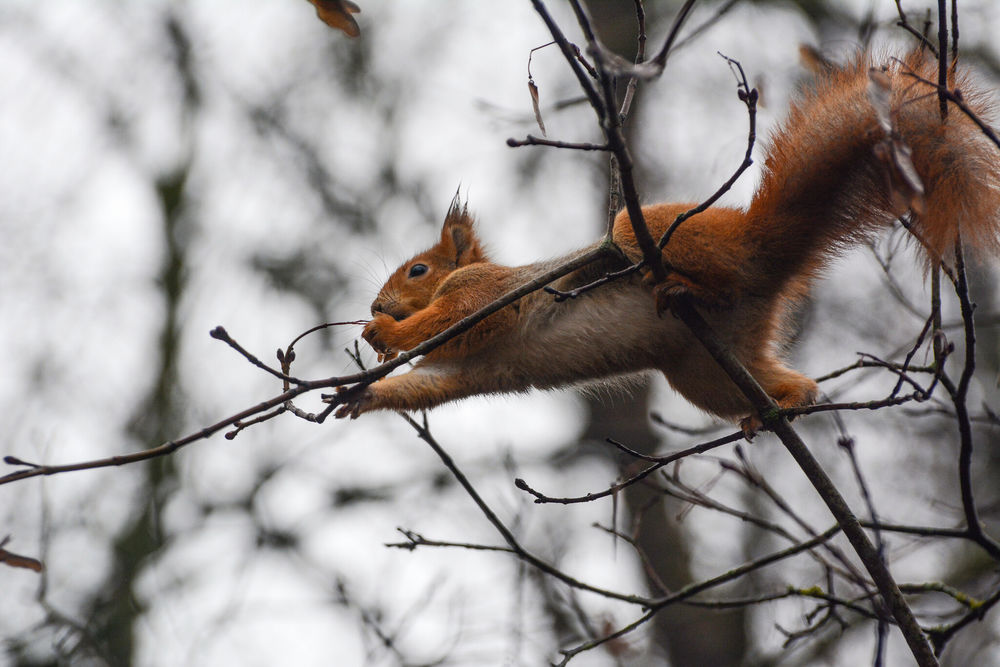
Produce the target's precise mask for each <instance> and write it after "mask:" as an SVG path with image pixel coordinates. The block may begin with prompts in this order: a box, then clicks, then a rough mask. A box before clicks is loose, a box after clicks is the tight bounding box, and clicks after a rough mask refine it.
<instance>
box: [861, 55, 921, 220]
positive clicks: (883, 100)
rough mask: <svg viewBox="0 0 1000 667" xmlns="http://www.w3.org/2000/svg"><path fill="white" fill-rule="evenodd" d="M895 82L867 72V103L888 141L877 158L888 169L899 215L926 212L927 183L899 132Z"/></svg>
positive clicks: (878, 149) (882, 143)
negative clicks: (893, 96)
mask: <svg viewBox="0 0 1000 667" xmlns="http://www.w3.org/2000/svg"><path fill="white" fill-rule="evenodd" d="M891 100H892V82H891V80H890V79H889V76H888V75H887V74H886V73H885V72H882V71H880V70H876V69H873V70H871V71H869V72H868V101H869V102H871V105H872V107H873V108H874V109H875V118H876V119H877V120H878V124H879V125H880V126H881V128H882V131H883V132H885V139H883V140H882V141H880V142H879V143H877V144H875V146H874V151H875V156H876V157H877V158H878V159H879V160H881V161H882V162H884V163H885V165H886V167H888V177H887V180H888V183H887V187H888V189H889V196H890V197H891V198H892V201H893V207H894V208H895V209H896V210H897V211H899V212H901V213H902V212H905V211H907V210H911V211H913V212H914V213H916V214H917V215H920V214H921V213H923V212H924V184H923V182H922V181H921V180H920V175H919V174H918V173H917V169H916V167H914V166H913V160H912V159H911V153H912V152H911V151H910V147H909V146H907V145H906V144H905V143H904V142H903V140H902V139H901V138H900V136H899V133H898V132H896V128H895V126H894V124H893V123H894V118H893V113H892V105H891Z"/></svg>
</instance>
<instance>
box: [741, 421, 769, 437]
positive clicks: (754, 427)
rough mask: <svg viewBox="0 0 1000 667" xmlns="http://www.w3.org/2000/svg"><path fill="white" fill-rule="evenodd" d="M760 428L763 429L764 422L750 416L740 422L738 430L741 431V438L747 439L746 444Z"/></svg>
mask: <svg viewBox="0 0 1000 667" xmlns="http://www.w3.org/2000/svg"><path fill="white" fill-rule="evenodd" d="M762 428H764V422H762V421H761V420H760V417H758V416H757V415H750V416H749V417H744V418H743V419H741V420H740V430H741V431H743V437H744V438H746V439H747V442H751V441H752V440H753V439H754V438H755V437H756V436H757V433H758V432H759V431H760V430H761V429H762Z"/></svg>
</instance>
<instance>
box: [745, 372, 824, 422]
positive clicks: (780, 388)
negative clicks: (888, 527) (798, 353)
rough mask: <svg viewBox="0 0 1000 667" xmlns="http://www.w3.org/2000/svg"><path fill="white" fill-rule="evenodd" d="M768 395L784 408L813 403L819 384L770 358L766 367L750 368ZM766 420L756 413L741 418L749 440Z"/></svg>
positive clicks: (817, 393)
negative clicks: (762, 419)
mask: <svg viewBox="0 0 1000 667" xmlns="http://www.w3.org/2000/svg"><path fill="white" fill-rule="evenodd" d="M750 371H751V373H752V374H753V375H754V377H756V378H757V381H758V382H760V385H761V387H762V388H763V389H764V391H766V392H767V395H768V396H770V397H771V398H773V399H774V402H775V403H777V404H778V407H779V408H781V409H782V410H784V409H786V408H798V407H804V406H807V405H812V404H814V403H815V402H816V398H817V396H818V395H819V385H817V384H816V382H815V381H814V380H812V379H811V378H808V377H806V376H805V375H803V374H802V373H799V372H798V371H794V370H792V369H790V368H786V367H785V366H783V365H781V364H780V363H778V362H777V361H775V360H770V363H768V364H767V365H766V366H765V367H764V368H757V369H750ZM763 426H764V422H763V421H761V419H760V417H759V416H757V415H756V414H751V415H749V416H748V417H745V418H744V419H742V420H740V429H741V430H742V431H743V434H744V435H745V436H746V438H747V440H750V439H752V438H753V436H754V435H756V434H757V431H759V430H760V429H761V428H763Z"/></svg>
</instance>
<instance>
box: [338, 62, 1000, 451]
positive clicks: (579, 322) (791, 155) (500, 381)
mask: <svg viewBox="0 0 1000 667" xmlns="http://www.w3.org/2000/svg"><path fill="white" fill-rule="evenodd" d="M870 63H871V60H870V57H869V56H860V57H858V58H856V59H855V60H854V61H853V62H851V63H848V64H846V65H843V66H840V67H829V68H826V69H824V70H823V71H821V72H820V73H819V74H818V75H817V77H816V79H815V80H814V81H813V82H812V83H811V85H810V86H808V87H807V89H806V90H805V91H804V92H803V93H801V94H800V96H799V98H798V99H797V101H795V102H793V105H792V107H791V111H790V115H789V117H788V119H787V120H786V121H785V122H784V124H783V125H782V126H781V127H780V128H779V129H778V130H777V131H776V132H775V134H774V135H773V137H772V138H771V141H770V146H769V148H768V150H767V152H766V158H765V161H764V165H763V177H762V181H761V183H760V185H759V187H758V188H757V190H756V193H755V194H754V196H753V198H752V201H751V202H750V205H749V206H748V207H747V208H746V209H745V210H743V209H738V208H726V207H710V208H708V209H707V210H705V211H704V212H702V213H699V214H697V215H695V216H693V217H691V218H689V219H687V220H685V221H684V222H683V224H681V225H680V226H679V227H677V229H676V230H675V233H674V234H673V235H672V237H671V238H670V240H669V242H668V243H667V244H666V246H665V247H664V248H663V250H662V254H663V259H664V261H665V265H666V267H667V269H668V274H667V277H666V279H665V281H663V282H660V283H659V284H651V282H653V281H651V272H649V271H648V270H646V273H645V275H642V274H640V273H633V274H632V275H631V276H629V277H626V278H623V279H619V280H616V281H611V282H608V283H607V284H604V285H601V286H600V287H598V288H596V289H592V290H589V291H586V292H584V293H583V294H582V295H580V296H579V297H578V298H573V299H567V300H563V301H557V300H556V299H554V298H553V296H552V295H551V294H547V293H545V292H542V291H536V292H533V293H531V294H529V295H527V296H525V297H523V298H522V299H520V300H519V301H516V302H515V303H512V304H510V305H508V306H505V307H504V308H503V309H501V310H499V311H497V312H496V313H494V314H492V315H490V316H489V317H487V318H486V319H484V320H483V321H481V322H479V323H478V324H476V325H475V326H474V327H472V328H471V329H469V330H468V331H466V332H465V333H463V334H461V335H459V336H457V337H455V338H453V339H451V340H450V341H448V342H446V343H445V344H443V345H441V346H439V347H437V348H436V349H434V350H432V351H431V352H429V353H428V354H426V356H424V357H423V358H421V359H420V361H418V362H417V363H416V364H415V366H414V368H413V369H412V370H410V371H409V372H407V373H405V374H402V375H396V376H391V377H386V378H383V379H381V380H378V381H376V382H374V383H371V384H368V385H364V384H361V385H355V386H352V387H348V388H340V389H339V390H338V393H337V394H335V395H333V396H332V397H329V398H328V400H329V401H331V402H333V403H334V404H335V405H339V407H338V408H337V412H336V416H337V417H338V418H344V417H352V418H354V417H357V416H358V415H360V414H362V413H365V412H370V411H373V410H404V411H405V410H420V409H427V408H432V407H434V406H437V405H440V404H442V403H446V402H449V401H453V400H456V399H461V398H465V397H469V396H473V395H480V394H494V393H510V392H523V391H527V390H528V389H530V388H533V387H534V388H541V389H546V388H554V387H561V386H567V385H573V384H580V383H585V382H591V381H595V380H605V379H609V378H615V377H618V376H627V375H630V374H635V373H638V372H642V371H647V370H659V371H661V372H662V373H663V374H664V376H665V377H666V379H667V381H668V382H669V384H670V385H671V386H672V387H673V388H674V389H675V390H676V391H678V392H679V393H680V394H681V395H683V396H684V397H685V398H686V399H687V400H688V401H690V402H691V403H693V404H694V405H696V406H697V407H699V408H701V409H702V410H704V411H706V412H709V413H711V414H714V415H717V416H719V417H722V418H726V419H733V420H738V419H740V418H744V419H743V426H744V430H745V431H747V430H748V429H749V432H748V436H749V435H752V432H753V430H755V427H756V426H759V425H760V422H759V421H756V422H754V421H752V420H753V419H754V416H753V415H751V416H750V417H747V415H748V414H750V413H751V406H750V403H749V402H748V401H747V399H746V398H744V396H743V394H742V393H741V392H740V391H739V390H738V389H737V387H736V385H735V384H734V383H733V382H732V381H731V380H730V379H729V377H728V376H726V375H725V374H724V373H723V371H722V370H721V369H720V368H719V367H718V365H717V364H716V362H715V361H714V360H713V359H712V358H711V357H710V356H709V355H708V353H707V352H706V350H705V349H704V348H703V346H702V345H701V344H700V343H699V341H698V340H696V339H695V338H694V337H693V335H692V334H691V332H690V331H689V330H688V328H687V327H686V326H685V325H684V324H683V323H681V322H680V320H678V319H677V318H675V317H671V316H669V315H668V314H665V313H664V311H665V310H669V307H670V301H671V299H673V298H677V297H678V296H679V295H687V296H689V297H690V298H691V299H692V300H693V303H694V304H695V306H696V308H698V310H699V311H700V312H701V313H702V314H703V316H704V317H705V319H706V320H707V321H708V322H709V324H710V325H711V326H712V327H713V328H714V330H715V332H716V334H717V335H718V336H719V338H720V340H721V341H722V342H723V343H724V344H725V345H727V346H728V347H729V348H730V349H731V351H732V352H733V353H734V354H735V355H736V357H737V358H738V359H739V360H740V361H741V362H742V363H743V364H744V366H745V367H746V368H747V370H748V371H749V372H750V373H751V375H753V376H754V378H756V380H757V381H758V382H759V383H760V385H761V386H762V387H763V389H764V390H765V391H766V392H767V393H768V394H769V395H770V396H771V397H772V398H773V399H774V400H775V402H776V403H777V404H778V406H780V407H781V408H789V407H796V406H805V405H809V404H812V403H814V402H815V400H816V397H817V394H818V387H817V384H816V383H815V382H814V381H813V380H812V379H810V378H808V377H806V376H805V375H803V374H802V373H799V372H798V371H795V370H793V369H791V368H788V367H787V366H786V365H785V364H784V363H783V362H782V361H781V359H780V357H779V349H780V348H781V346H782V344H783V343H785V342H787V340H788V338H789V337H790V333H789V331H788V329H789V327H788V326H787V321H788V320H789V315H790V313H792V312H793V309H794V308H795V307H796V306H797V305H798V304H799V303H801V302H802V301H803V300H804V299H806V298H807V296H808V292H809V286H810V283H811V282H812V281H813V280H814V279H815V278H816V277H817V275H818V274H819V273H820V272H821V270H822V269H823V267H824V266H825V265H826V264H827V263H828V262H829V261H830V260H831V259H832V258H833V257H835V256H836V255H837V254H838V253H839V251H841V250H842V249H843V248H844V247H845V246H847V245H850V244H853V243H858V242H860V241H862V240H865V239H868V238H870V237H871V236H872V235H873V234H874V232H876V231H877V230H878V229H880V228H882V227H885V226H887V225H890V224H892V223H893V222H894V221H895V220H897V219H908V221H909V222H908V225H907V226H908V227H909V228H910V229H911V230H912V232H913V235H914V236H915V237H917V239H918V241H919V244H920V246H922V249H923V251H924V253H925V255H926V261H927V262H928V266H930V267H934V266H936V265H939V264H940V263H941V262H943V261H945V260H946V259H947V258H948V257H949V254H950V253H951V252H953V248H954V245H955V243H956V238H957V235H958V234H959V232H960V236H961V240H962V241H963V242H964V243H966V244H968V245H970V246H972V247H973V248H974V249H976V250H979V251H983V252H986V253H988V254H995V253H997V251H998V250H1000V148H998V147H997V146H996V145H994V144H993V143H992V142H991V141H990V140H989V139H988V137H987V136H986V135H985V134H984V133H983V132H982V130H981V129H980V128H979V127H978V126H977V125H976V124H975V123H974V122H973V121H972V120H971V119H970V118H969V117H968V116H967V115H965V114H963V113H959V110H958V109H956V108H954V107H952V108H951V109H950V110H949V111H950V113H948V114H947V116H946V118H945V119H943V120H942V114H941V110H940V107H939V100H938V95H937V94H936V93H935V89H934V88H933V87H931V86H928V85H925V84H922V83H919V82H918V81H917V80H916V79H915V78H914V77H911V76H908V75H907V73H915V74H917V75H919V76H921V77H922V78H923V79H925V80H936V76H937V64H936V62H934V61H931V60H930V59H928V58H926V57H924V56H922V55H920V54H918V53H912V54H910V55H909V56H907V57H906V58H904V59H902V60H892V61H891V62H890V63H889V64H887V65H885V66H883V67H881V68H877V69H876V68H872V67H871V64H870ZM949 88H950V89H951V90H955V89H956V88H957V89H958V90H960V94H961V99H962V100H963V101H964V102H965V104H966V105H967V106H968V108H969V109H970V110H971V111H972V112H973V113H974V114H975V115H976V116H977V117H979V118H981V119H985V118H987V117H988V116H989V115H990V111H991V107H990V104H989V102H988V101H987V100H986V95H985V94H984V93H983V92H982V91H978V90H976V89H975V88H974V87H973V86H972V85H971V84H970V82H969V80H968V75H967V73H965V72H961V71H956V70H955V69H954V68H953V70H952V71H951V73H950V80H949ZM694 206H695V205H694V204H691V203H679V204H656V205H652V206H646V207H643V209H642V212H643V216H644V218H645V221H646V225H647V226H648V228H649V231H650V232H651V234H652V236H653V238H654V239H656V238H659V237H660V236H661V235H662V234H663V233H664V232H665V231H666V230H667V228H668V227H670V225H671V223H673V222H674V220H675V219H676V218H677V216H678V215H680V214H682V213H684V212H686V211H688V210H689V209H691V208H693V207H694ZM904 216H905V218H904ZM612 240H613V243H614V244H615V245H616V246H617V248H618V249H619V250H620V251H621V252H620V253H613V252H609V253H608V254H607V256H606V257H602V258H601V259H600V260H598V261H596V262H595V263H592V264H590V265H588V266H585V267H584V268H581V269H578V270H576V271H575V272H573V273H571V274H569V275H566V276H565V277H563V278H561V279H559V280H557V281H555V282H553V283H552V284H551V287H553V288H555V289H557V290H559V291H569V290H572V289H574V288H576V287H579V286H582V285H586V284H589V283H591V282H592V281H593V280H595V279H598V278H600V277H602V276H604V275H606V274H607V273H609V272H612V271H618V270H621V269H623V268H625V267H628V266H629V265H630V264H633V263H636V262H639V261H640V260H641V259H642V253H641V252H640V250H639V247H638V244H637V242H636V240H635V236H634V235H633V231H632V226H631V223H630V220H629V217H628V213H627V212H625V211H622V212H621V213H619V214H618V216H617V217H616V219H615V221H614V227H613V232H612ZM598 245H600V244H595V245H594V246H592V247H591V248H585V249H584V250H582V251H579V252H577V253H575V254H571V255H569V256H568V257H563V258H561V259H555V260H547V261H543V262H539V263H536V264H529V265H526V266H517V267H509V266H501V265H499V264H496V263H494V262H492V261H490V259H489V257H488V256H487V254H486V252H485V250H484V249H483V245H482V243H481V242H480V240H479V238H478V236H477V235H476V230H475V225H474V221H473V217H472V215H471V214H470V213H469V211H468V208H467V205H465V204H460V202H459V198H458V195H456V197H455V199H454V200H453V201H452V204H451V207H450V209H449V210H448V213H447V216H446V217H445V220H444V225H443V227H442V229H441V236H440V240H439V241H438V242H437V244H436V245H434V246H433V247H431V248H430V249H429V250H427V251H425V252H422V253H420V254H418V255H416V256H415V257H413V258H412V259H410V260H408V261H406V262H404V263H403V264H402V265H401V266H400V267H399V268H398V269H397V270H396V271H395V273H393V274H392V275H391V276H390V277H389V279H388V280H387V282H386V283H385V285H384V286H383V287H382V289H381V291H380V292H379V294H378V296H377V298H376V299H375V300H374V302H373V303H372V305H371V313H372V316H373V319H371V320H370V321H369V322H368V324H367V325H366V326H365V328H364V332H363V334H362V336H363V338H364V339H365V340H366V341H367V342H368V343H369V344H370V345H371V346H372V348H374V349H375V350H376V351H377V352H378V353H379V358H380V360H382V359H388V358H392V357H394V356H396V355H397V354H398V353H399V352H401V351H404V350H410V349H413V348H414V347H415V346H416V345H418V344H419V343H421V342H423V341H425V340H427V339H428V338H430V337H431V336H434V335H435V334H438V333H440V332H441V331H444V330H445V329H446V328H448V327H449V326H451V325H452V324H454V323H456V322H458V321H459V320H461V319H462V318H464V317H466V316H468V315H470V314H472V313H474V312H476V311H477V310H479V309H481V308H482V307H483V306H486V305H487V304H489V303H491V302H492V301H494V300H496V299H498V298H499V297H501V296H503V295H504V294H506V293H508V292H509V291H511V290H513V289H515V288H517V287H520V286H521V285H523V284H525V283H527V282H528V281H530V280H532V279H534V278H536V277H538V276H540V275H542V274H544V273H545V272H546V271H548V270H549V269H551V268H554V267H556V266H558V265H560V263H562V262H564V261H567V260H568V259H571V258H573V257H574V256H580V255H581V254H582V253H584V252H588V251H591V250H593V248H595V247H597V246H598ZM750 424H754V425H750Z"/></svg>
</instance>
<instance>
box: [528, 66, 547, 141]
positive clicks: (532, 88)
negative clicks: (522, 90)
mask: <svg viewBox="0 0 1000 667" xmlns="http://www.w3.org/2000/svg"><path fill="white" fill-rule="evenodd" d="M528 92H529V93H531V108H532V109H534V110H535V122H537V123H538V129H539V130H541V131H542V136H543V137H544V136H545V123H543V122H542V112H541V110H540V109H539V108H538V86H536V85H535V81H534V79H532V78H531V77H528Z"/></svg>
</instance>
